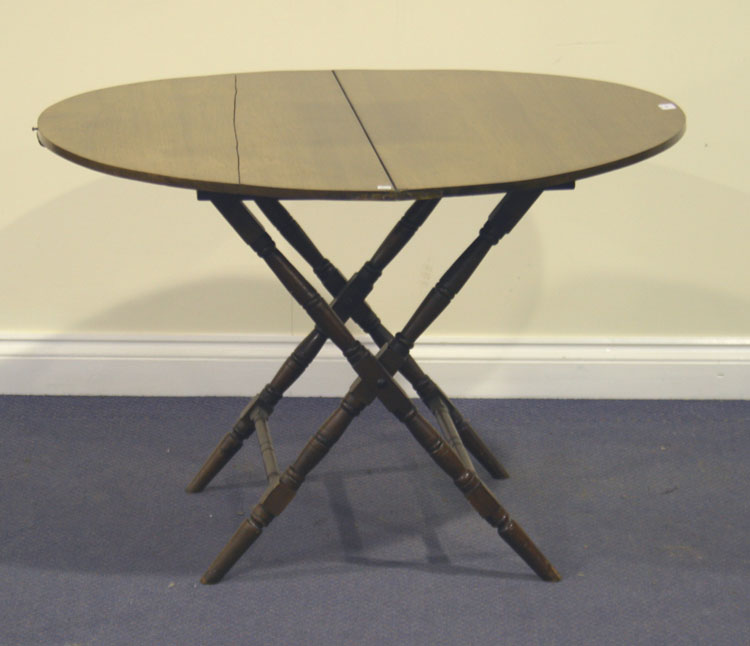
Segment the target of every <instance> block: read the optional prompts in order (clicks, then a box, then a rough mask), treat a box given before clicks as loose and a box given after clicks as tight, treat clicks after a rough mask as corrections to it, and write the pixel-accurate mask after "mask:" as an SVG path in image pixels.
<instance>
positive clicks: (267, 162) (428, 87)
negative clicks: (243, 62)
mask: <svg viewBox="0 0 750 646" xmlns="http://www.w3.org/2000/svg"><path fill="white" fill-rule="evenodd" d="M669 103H670V102H669V101H668V100H667V99H664V98H663V97H659V96H657V95H654V94H651V93H649V92H644V91H642V90H636V89H633V88H629V87H625V86H622V85H616V84H612V83H602V82H598V81H590V80H583V79H573V78H566V77H557V76H545V75H534V74H515V73H506V72H473V71H341V72H335V73H334V72H329V71H319V72H261V73H249V74H238V75H234V74H227V75H221V76H208V77H196V78H187V79H171V80H166V81H152V82H147V83H137V84H133V85H126V86H120V87H114V88H108V89H104V90H98V91H95V92H89V93H86V94H82V95H79V96H76V97H72V98H70V99H67V100H65V101H62V102H60V103H58V104H55V105H53V106H51V107H50V108H48V109H47V110H45V111H44V112H43V113H42V115H41V116H40V117H39V122H38V127H39V132H38V136H39V140H40V141H41V142H42V144H43V145H45V146H46V147H48V148H49V149H51V150H52V151H54V152H56V153H58V154H60V155H62V156H63V157H66V158H67V159H70V160H71V161H74V162H77V163H79V164H82V165H84V166H87V167H89V168H93V169H95V170H99V171H103V172H106V173H110V174H113V175H118V176H121V177H127V178H131V179H139V180H144V181H148V182H155V183H160V184H167V185H172V186H182V187H187V188H194V189H199V190H207V191H213V192H222V193H233V194H241V195H250V196H266V197H274V198H334V199H412V198H414V199H426V198H432V197H440V196H441V195H451V194H470V193H485V192H502V191H505V190H512V189H517V188H524V187H525V188H528V187H540V188H547V187H550V186H552V185H555V184H563V183H567V182H570V181H574V180H576V179H580V178H583V177H587V176H589V175H594V174H597V173H601V172H605V171H607V170H612V169H614V168H618V167H620V166H624V165H626V164H629V163H633V162H635V161H638V160H640V159H643V158H645V157H648V156H650V155H653V154H656V153H657V152H659V151H661V150H663V149H664V148H666V147H668V146H670V145H671V144H673V143H674V142H675V141H677V139H679V137H680V136H681V134H682V132H683V130H684V126H685V116H684V114H683V113H682V111H681V110H679V108H677V107H676V106H675V107H674V108H673V109H666V110H665V109H661V108H660V107H659V105H660V104H661V105H664V104H669Z"/></svg>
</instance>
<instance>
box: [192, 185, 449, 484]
mask: <svg viewBox="0 0 750 646" xmlns="http://www.w3.org/2000/svg"><path fill="white" fill-rule="evenodd" d="M256 202H257V203H258V205H259V206H260V208H261V210H263V212H264V213H265V214H266V216H267V217H268V218H269V219H270V220H271V222H272V223H273V224H274V225H275V226H276V227H277V228H279V230H280V231H281V232H282V234H283V235H284V237H285V238H286V239H287V240H288V241H289V242H290V243H291V244H292V245H293V246H294V247H295V248H296V249H297V250H298V251H299V252H300V254H301V255H302V256H303V257H304V258H305V259H306V260H307V261H308V262H309V263H310V264H311V265H312V267H313V270H314V271H315V274H316V275H317V276H318V277H319V278H320V279H321V280H322V282H323V284H324V285H326V287H327V288H328V289H329V291H331V293H332V294H333V295H334V296H335V297H336V298H335V300H334V302H333V305H332V307H333V309H334V311H335V312H336V314H337V315H338V316H339V318H340V319H341V320H342V321H346V320H347V319H348V318H350V317H351V315H352V312H353V310H354V309H355V308H356V307H357V306H358V305H359V304H360V303H361V302H363V301H364V299H365V298H366V297H367V295H368V294H369V293H370V291H372V288H373V286H374V284H375V281H377V279H378V278H379V277H380V274H381V273H382V271H383V270H384V269H385V267H386V266H387V265H388V263H390V262H391V260H393V258H395V257H396V255H397V254H398V253H399V251H401V249H403V247H404V246H405V245H406V244H407V243H408V242H409V240H411V238H412V237H413V235H414V234H415V233H416V232H417V230H418V229H419V227H420V226H421V225H422V224H423V223H424V221H425V220H426V219H427V217H428V216H429V215H430V213H432V211H433V210H434V209H435V207H436V206H437V204H438V202H439V200H437V199H434V200H419V201H417V202H415V203H414V204H412V205H411V206H410V207H409V208H408V209H407V211H406V213H405V214H404V215H403V217H402V218H401V219H400V220H399V221H398V222H397V223H396V225H395V226H394V227H393V229H392V230H391V231H390V233H389V234H388V236H386V238H385V240H384V241H383V242H382V244H381V245H380V246H379V247H378V249H377V250H376V251H375V253H374V254H373V256H372V258H371V259H370V260H369V261H367V262H366V263H365V264H364V265H363V266H362V268H361V269H360V270H359V271H358V272H357V273H356V274H355V275H354V276H353V277H352V278H351V280H349V281H346V279H345V278H344V277H343V275H342V274H341V273H340V272H339V271H338V270H337V269H336V268H335V267H334V266H333V265H332V264H331V262H330V261H329V260H328V259H327V258H325V257H324V256H323V255H322V254H321V253H320V251H318V249H317V248H316V247H315V245H314V244H313V243H312V241H311V240H310V238H308V237H307V235H306V234H305V232H304V231H303V230H302V228H301V227H300V226H299V225H298V224H297V223H296V222H295V221H294V220H293V219H292V217H291V216H290V215H289V213H288V212H287V211H286V209H284V208H283V207H282V206H281V204H280V203H279V202H277V201H276V200H270V199H261V198H259V199H258V200H256ZM325 342H326V335H325V334H324V333H323V332H322V331H321V330H319V329H318V328H316V329H314V330H313V331H312V332H311V333H310V334H308V335H307V337H306V338H305V339H304V340H303V341H302V342H301V343H300V344H299V345H298V346H297V348H296V349H295V350H294V352H293V353H292V354H291V355H290V356H289V358H288V359H287V360H286V361H285V362H284V363H283V364H282V366H281V368H280V369H279V371H278V372H277V373H276V375H275V376H274V378H273V379H272V380H271V382H270V383H269V384H267V385H266V387H265V388H264V389H263V391H262V392H261V393H260V394H258V395H257V396H256V397H255V398H253V399H252V400H251V402H250V403H249V404H248V405H247V406H246V407H245V409H244V410H243V411H242V413H241V414H240V417H239V419H238V420H237V422H236V423H235V424H234V427H233V428H232V430H231V431H230V432H229V433H227V434H226V435H225V436H224V438H222V440H221V442H219V444H218V445H217V446H216V448H215V449H214V450H213V452H212V453H211V454H210V455H209V457H208V459H207V460H206V461H205V462H204V464H203V466H202V467H201V468H200V470H199V471H198V473H197V474H196V476H195V477H194V478H193V479H192V481H191V482H190V484H188V486H187V487H186V489H185V491H187V492H188V493H198V492H201V491H203V490H204V489H205V488H206V486H207V485H208V483H209V482H211V480H212V479H213V478H214V477H215V476H216V475H217V474H218V473H219V471H221V470H222V469H223V468H224V467H225V466H226V464H227V463H228V462H229V461H230V460H231V459H232V457H233V456H234V455H235V454H236V453H237V452H238V451H239V450H240V448H241V447H242V445H243V443H244V441H245V440H246V439H247V438H249V437H250V435H252V433H253V432H254V431H255V422H254V419H255V417H256V415H257V414H259V413H261V414H263V415H265V416H266V417H269V416H270V415H271V413H272V412H273V409H274V407H275V406H276V404H277V403H278V402H279V400H280V399H281V398H282V397H283V395H284V393H285V392H286V391H287V389H288V388H289V387H290V386H291V385H292V384H293V383H294V382H295V381H296V380H297V379H298V378H299V377H300V376H301V375H302V373H304V371H305V370H306V369H307V367H308V366H309V365H310V363H311V362H312V361H313V360H314V359H315V357H316V356H317V355H318V352H320V350H321V348H322V347H323V345H324V344H325Z"/></svg>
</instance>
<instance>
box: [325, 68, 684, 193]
mask: <svg viewBox="0 0 750 646" xmlns="http://www.w3.org/2000/svg"><path fill="white" fill-rule="evenodd" d="M336 74H337V76H338V78H339V80H340V82H341V84H342V87H343V88H344V90H345V91H346V93H347V96H348V98H349V100H350V101H351V103H352V105H353V106H354V107H355V109H356V111H357V115H358V116H359V118H360V120H361V121H362V124H363V126H364V127H365V129H366V130H367V133H368V135H369V136H370V139H371V140H372V142H373V144H374V145H375V147H376V148H377V150H378V153H379V154H380V157H381V159H382V160H383V162H384V164H385V166H386V167H387V168H388V171H389V173H390V175H391V177H392V178H393V180H394V182H395V184H396V188H397V190H398V191H400V192H407V193H409V194H411V195H415V196H416V195H422V194H423V193H425V192H426V193H427V194H433V193H435V194H441V195H443V194H446V193H454V194H461V193H475V192H483V191H486V192H490V191H491V192H501V191H504V190H506V189H516V188H522V187H532V186H533V187H545V188H546V187H549V186H552V185H555V184H562V183H566V182H569V181H573V180H576V179H580V178H583V177H587V176H590V175H594V174H597V173H601V172H604V171H607V170H612V169H614V168H618V167H620V166H625V165H627V164H630V163H633V162H635V161H638V160H640V159H643V158H645V157H648V156H650V155H653V154H656V153H657V152H659V151H661V150H663V149H664V148H667V147H668V146H670V145H671V144H673V143H675V142H676V141H677V139H679V137H680V136H681V134H682V132H683V130H684V128H685V115H684V114H683V113H682V111H681V110H680V109H679V108H676V106H675V108H674V109H667V110H665V109H661V108H660V107H659V105H660V104H668V103H670V102H669V101H668V99H665V98H663V97H660V96H657V95H655V94H651V93H649V92H644V91H642V90H637V89H634V88H631V87H626V86H623V85H617V84H614V83H604V82H600V81H591V80H586V79H576V78H569V77H562V76H546V75H537V74H517V73H508V72H477V71H423V70H421V71H337V73H336Z"/></svg>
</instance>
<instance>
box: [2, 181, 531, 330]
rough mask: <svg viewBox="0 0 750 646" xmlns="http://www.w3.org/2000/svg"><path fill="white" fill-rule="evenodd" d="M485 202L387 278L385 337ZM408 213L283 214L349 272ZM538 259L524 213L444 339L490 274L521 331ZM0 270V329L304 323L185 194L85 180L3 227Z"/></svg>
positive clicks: (461, 323)
mask: <svg viewBox="0 0 750 646" xmlns="http://www.w3.org/2000/svg"><path fill="white" fill-rule="evenodd" d="M496 201H497V198H495V197H492V196H489V197H488V196H477V197H469V198H462V199H456V198H454V199H446V200H444V201H443V203H441V204H440V205H439V206H438V209H437V210H436V212H435V214H434V215H433V216H432V217H431V218H430V219H429V220H428V221H427V223H426V224H425V225H424V226H423V227H422V229H421V230H420V231H419V232H418V233H417V234H416V236H415V237H414V239H413V240H412V241H411V242H410V243H409V245H408V246H407V248H406V249H405V250H404V252H403V253H402V254H401V255H399V256H398V257H397V258H396V259H395V260H394V262H393V263H392V265H391V266H390V267H388V268H387V269H386V271H385V272H384V275H383V277H382V279H381V281H380V282H379V283H378V284H377V285H376V287H375V290H374V291H373V293H372V295H371V297H370V302H371V303H372V305H373V307H374V308H375V309H376V311H378V313H379V314H381V316H382V317H383V319H384V321H385V322H386V324H387V325H388V326H389V327H392V328H395V329H393V331H394V332H395V331H396V330H397V329H400V327H402V326H403V324H404V323H405V322H406V320H407V319H408V318H409V316H410V315H411V313H412V312H413V309H414V308H415V307H416V305H417V304H418V303H419V302H420V301H421V300H422V298H424V296H425V295H426V294H427V293H428V291H429V289H430V288H431V287H432V286H433V284H434V283H435V282H436V281H437V280H438V279H439V277H440V276H441V274H442V273H443V272H444V271H445V270H446V269H447V268H448V267H449V266H450V264H451V263H452V262H453V260H454V259H455V258H456V256H457V255H458V254H459V253H460V251H461V250H462V249H463V248H464V247H465V246H466V245H468V244H469V243H470V242H471V240H472V239H473V238H474V237H475V236H476V233H477V232H478V230H479V228H480V227H481V225H482V223H483V222H484V220H485V219H486V216H487V214H488V213H489V212H490V211H491V210H492V208H493V206H494V204H495V203H496ZM407 205H408V203H406V202H399V203H356V204H352V203H343V202H326V203H324V204H320V203H315V202H290V203H289V204H288V207H289V208H290V210H291V211H292V212H293V214H295V216H297V217H298V219H299V221H300V223H301V224H302V226H303V227H304V228H305V230H306V231H307V232H308V233H309V235H310V237H311V238H312V239H313V240H314V241H315V242H316V244H318V245H319V247H320V248H321V251H322V252H323V253H324V254H325V255H327V256H328V257H329V258H330V259H331V260H332V261H333V262H334V263H335V264H336V265H337V266H339V268H340V269H341V270H342V271H343V272H344V273H345V274H351V273H353V272H354V271H356V270H357V269H358V268H359V267H360V265H361V263H362V262H363V261H364V260H365V259H366V258H367V257H369V256H370V255H371V254H372V253H373V252H374V251H375V249H376V248H377V246H378V244H379V243H380V241H381V240H382V239H383V238H384V237H385V235H386V234H387V232H388V230H389V229H390V228H391V227H392V226H393V224H395V222H396V221H397V220H398V218H399V217H400V216H401V214H402V213H403V211H404V210H405V208H406V207H407ZM251 208H252V205H251ZM253 211H254V212H255V213H256V214H257V215H259V211H258V209H257V208H255V209H253ZM261 219H262V218H261ZM457 220H460V222H461V227H456V221H457ZM264 224H265V222H264ZM268 227H269V229H270V228H271V227H270V225H268ZM332 231H335V235H332V233H331V232H332ZM275 237H276V238H278V237H279V236H278V235H276V236H275ZM279 247H280V248H281V249H282V250H283V251H284V252H285V253H286V254H287V255H289V257H290V258H291V259H292V261H293V262H294V264H295V265H297V266H298V267H299V268H300V269H301V270H302V271H303V273H304V274H305V275H306V276H307V277H308V278H311V282H313V284H315V286H316V287H318V289H319V290H320V291H321V293H323V294H326V292H325V291H324V290H323V289H322V287H320V285H319V283H318V281H317V280H315V279H314V277H312V276H311V272H310V271H309V268H308V267H307V266H306V264H305V263H304V261H302V260H301V259H299V257H298V256H297V254H296V253H294V252H293V251H290V249H289V247H288V245H286V243H284V242H280V243H279ZM539 256H540V245H539V232H538V224H537V223H536V222H535V219H534V215H533V211H532V213H531V214H530V215H529V216H527V218H526V219H525V220H524V221H523V223H522V225H520V226H519V227H517V229H516V230H515V231H514V232H513V234H512V235H511V236H509V237H508V238H507V239H506V240H504V241H503V242H502V243H501V245H500V246H499V247H498V248H497V249H493V250H492V252H491V253H490V255H489V257H488V259H487V260H486V261H485V263H484V264H483V265H482V266H481V267H480V269H479V276H481V275H484V278H479V280H478V281H477V282H478V284H476V285H475V284H474V282H475V281H470V282H469V284H468V286H467V288H466V293H465V294H464V293H463V292H462V293H461V294H459V296H458V298H457V303H456V304H454V305H452V306H451V307H450V308H448V310H447V312H446V316H453V317H456V319H455V320H456V321H457V322H456V323H450V324H449V328H450V332H449V333H453V329H454V328H455V327H456V326H458V329H459V330H464V329H465V330H467V333H469V334H471V333H476V329H475V327H476V317H475V316H474V315H471V316H468V317H467V316H465V315H463V314H459V315H456V314H451V311H452V310H456V311H458V310H461V309H463V307H464V306H465V304H466V303H472V302H474V301H476V300H477V299H478V300H479V301H480V302H484V301H486V300H487V299H486V298H485V297H484V295H483V294H484V292H485V291H486V290H485V289H483V288H482V286H481V284H482V282H483V281H484V282H485V283H486V280H487V277H488V276H489V277H491V280H492V285H493V290H494V291H495V297H496V298H498V299H500V300H501V301H503V303H504V306H503V311H504V312H505V325H506V327H509V328H510V329H512V330H522V329H523V327H524V323H525V320H526V319H527V318H528V316H529V315H530V313H531V311H532V310H533V307H534V303H535V301H536V300H537V294H538V289H539V280H540V271H541V262H540V258H539ZM415 259H416V260H415ZM0 265H2V266H1V267H0V269H2V271H0V292H2V293H3V294H5V295H6V305H8V306H9V307H7V308H6V309H5V310H4V311H3V312H2V313H0V329H6V330H11V331H21V332H24V331H42V332H44V331H47V330H51V331H54V332H59V331H62V332H64V333H83V334H86V333H94V334H96V333H117V332H125V333H127V332H145V333H196V332H198V333H200V332H205V331H210V332H215V333H234V334H237V333H247V332H250V333H262V334H274V333H275V334H279V333H282V334H287V333H290V332H292V333H295V334H300V335H302V334H305V333H306V332H307V331H308V330H309V329H310V325H311V324H310V321H309V319H308V318H307V316H306V315H305V314H304V312H303V311H302V310H301V308H299V307H298V306H297V305H296V304H295V303H293V302H292V299H291V298H290V297H289V296H288V294H287V293H286V292H285V291H284V290H283V288H282V287H281V286H280V285H279V283H278V281H277V280H276V279H275V277H274V276H273V275H272V274H271V272H270V270H269V269H268V268H267V267H266V266H265V265H264V263H263V262H262V261H261V260H260V259H258V258H257V257H256V256H255V254H254V253H253V252H252V251H251V250H249V249H248V248H247V247H246V246H245V245H244V244H243V243H242V242H241V241H240V240H239V239H238V238H237V236H236V235H235V234H234V233H233V232H232V231H231V230H230V229H229V227H228V226H227V225H226V223H224V222H223V220H222V219H221V217H220V216H218V214H217V213H216V212H215V210H214V209H213V207H212V206H211V205H210V204H207V203H202V202H197V201H196V199H195V196H194V194H193V193H192V192H189V191H184V190H183V191H179V190H176V189H172V188H165V187H159V186H153V185H149V184H144V183H136V182H128V181H123V180H120V179H117V178H110V177H103V178H101V179H98V180H97V181H94V182H90V183H88V184H86V185H85V186H83V187H80V188H77V189H75V190H73V191H70V192H69V193H66V194H64V195H62V196H60V197H58V198H56V199H54V200H52V201H51V202H49V203H47V204H44V205H43V206H41V207H39V208H36V209H34V210H32V211H30V212H28V213H27V214H25V215H24V216H23V217H21V218H19V219H18V220H16V221H14V222H12V223H10V224H8V225H7V226H5V228H3V229H2V230H0ZM475 280H476V279H475ZM519 281H520V282H519ZM480 309H481V307H480ZM439 325H440V322H439V321H438V327H439ZM479 325H480V326H481V323H480V324H479Z"/></svg>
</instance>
